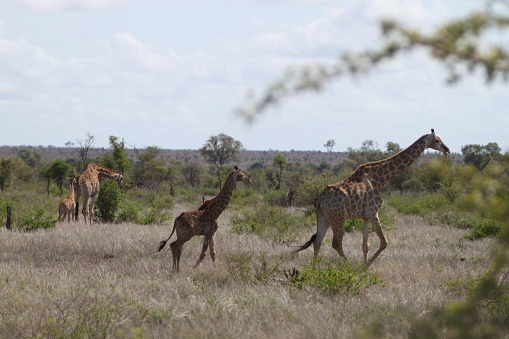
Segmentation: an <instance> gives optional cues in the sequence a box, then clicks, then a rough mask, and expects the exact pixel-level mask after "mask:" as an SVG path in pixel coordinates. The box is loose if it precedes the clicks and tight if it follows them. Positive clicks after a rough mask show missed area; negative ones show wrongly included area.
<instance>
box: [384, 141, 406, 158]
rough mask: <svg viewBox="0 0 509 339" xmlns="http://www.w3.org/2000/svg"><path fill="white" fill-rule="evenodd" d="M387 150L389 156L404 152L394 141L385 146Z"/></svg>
mask: <svg viewBox="0 0 509 339" xmlns="http://www.w3.org/2000/svg"><path fill="white" fill-rule="evenodd" d="M385 149H386V150H387V153H388V154H389V155H394V154H397V153H399V152H401V151H402V149H401V147H400V146H399V144H398V143H397V142H392V141H389V142H387V144H386V145H385Z"/></svg>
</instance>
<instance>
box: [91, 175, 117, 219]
mask: <svg viewBox="0 0 509 339" xmlns="http://www.w3.org/2000/svg"><path fill="white" fill-rule="evenodd" d="M123 199H124V194H123V193H122V190H121V189H120V187H119V186H118V184H117V182H116V181H113V180H106V181H105V182H103V183H102V184H101V190H100V191H99V197H98V198H97V201H96V203H95V207H97V212H98V213H97V216H98V217H99V219H100V220H101V221H102V222H113V221H114V220H115V216H116V213H117V211H118V208H119V207H120V203H121V202H122V200H123Z"/></svg>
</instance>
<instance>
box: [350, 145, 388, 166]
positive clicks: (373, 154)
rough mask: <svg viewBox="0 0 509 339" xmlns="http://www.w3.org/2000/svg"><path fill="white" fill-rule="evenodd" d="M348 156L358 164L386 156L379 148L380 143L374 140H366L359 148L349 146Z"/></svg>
mask: <svg viewBox="0 0 509 339" xmlns="http://www.w3.org/2000/svg"><path fill="white" fill-rule="evenodd" d="M348 158H349V159H350V160H353V161H354V162H355V164H356V165H360V164H364V163H367V162H370V161H376V160H380V159H383V158H384V153H383V152H382V151H381V150H380V149H379V148H378V143H377V142H376V141H373V140H364V141H363V142H362V146H361V147H360V148H359V149H353V148H351V147H349V148H348Z"/></svg>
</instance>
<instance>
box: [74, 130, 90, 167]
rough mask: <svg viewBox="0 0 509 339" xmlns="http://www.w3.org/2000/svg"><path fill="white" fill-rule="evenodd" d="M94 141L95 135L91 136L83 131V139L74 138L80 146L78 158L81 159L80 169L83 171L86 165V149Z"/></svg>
mask: <svg viewBox="0 0 509 339" xmlns="http://www.w3.org/2000/svg"><path fill="white" fill-rule="evenodd" d="M94 141H95V136H93V135H92V134H91V133H90V132H85V139H83V140H76V142H77V143H78V145H79V146H80V153H79V156H80V159H81V169H80V171H84V170H85V168H87V165H88V151H89V150H90V147H91V146H92V144H93V143H94Z"/></svg>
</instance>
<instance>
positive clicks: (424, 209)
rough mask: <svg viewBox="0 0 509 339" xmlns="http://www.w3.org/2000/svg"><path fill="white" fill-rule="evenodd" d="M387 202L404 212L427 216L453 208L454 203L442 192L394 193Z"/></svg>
mask: <svg viewBox="0 0 509 339" xmlns="http://www.w3.org/2000/svg"><path fill="white" fill-rule="evenodd" d="M387 203H388V204H389V205H390V206H392V207H394V208H395V209H396V210H397V211H398V212H399V213H402V214H415V215H419V216H425V215H428V214H432V213H435V212H437V211H443V210H451V209H452V208H453V207H454V205H453V204H452V203H451V202H450V201H449V199H448V198H447V197H446V196H445V195H444V194H441V193H434V194H422V195H418V196H415V195H411V194H404V195H398V194H393V195H391V196H390V198H389V200H388V201H387Z"/></svg>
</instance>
